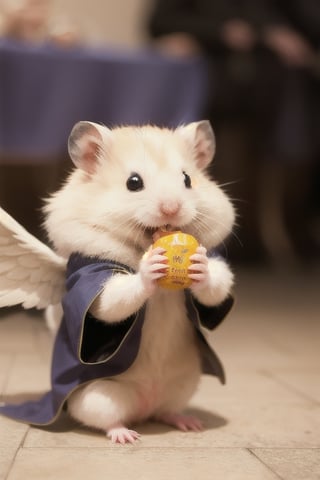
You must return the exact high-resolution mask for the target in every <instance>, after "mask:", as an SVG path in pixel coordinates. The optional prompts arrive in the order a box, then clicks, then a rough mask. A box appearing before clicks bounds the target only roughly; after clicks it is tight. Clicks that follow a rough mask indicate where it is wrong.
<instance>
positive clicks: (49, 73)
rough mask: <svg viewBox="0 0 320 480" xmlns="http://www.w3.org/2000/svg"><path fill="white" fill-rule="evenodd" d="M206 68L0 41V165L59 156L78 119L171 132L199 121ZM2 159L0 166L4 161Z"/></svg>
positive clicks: (141, 55)
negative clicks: (162, 128) (14, 159)
mask: <svg viewBox="0 0 320 480" xmlns="http://www.w3.org/2000/svg"><path fill="white" fill-rule="evenodd" d="M206 89H207V70H206V65H205V63H204V61H203V60H202V59H201V58H195V59H190V60H174V59H169V58H164V57H161V56H159V55H156V54H155V53H154V52H151V51H139V52H130V51H123V50H119V51H116V50H111V49H93V48H91V49H89V48H75V49H70V50H63V49H60V48H57V47H55V46H53V45H42V46H35V45H25V44H21V43H15V42H11V41H8V40H4V39H2V40H1V41H0V153H2V155H1V157H0V162H1V158H2V162H4V161H8V155H9V156H11V155H13V156H15V155H17V156H20V157H24V158H25V159H26V160H25V161H26V162H27V161H28V162H30V158H31V157H32V161H33V162H35V163H36V162H37V161H42V162H43V161H45V157H49V156H51V157H52V156H54V155H59V154H61V153H64V152H65V151H66V143H67V137H68V135H69V133H70V130H71V128H72V126H73V125H74V124H75V123H76V122H77V121H79V120H90V121H94V122H98V123H104V124H105V125H107V126H110V127H112V126H115V125H120V124H127V125H130V124H143V123H153V124H156V125H161V126H170V127H171V126H177V125H179V124H181V123H187V122H190V121H194V120H199V119H200V118H201V117H202V112H203V108H204V103H205V99H206ZM4 158H6V160H4Z"/></svg>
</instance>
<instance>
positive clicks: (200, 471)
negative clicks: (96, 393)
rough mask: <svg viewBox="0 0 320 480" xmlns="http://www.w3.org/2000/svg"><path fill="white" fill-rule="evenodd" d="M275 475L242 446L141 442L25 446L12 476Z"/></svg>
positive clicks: (141, 479) (182, 479) (251, 478)
mask: <svg viewBox="0 0 320 480" xmlns="http://www.w3.org/2000/svg"><path fill="white" fill-rule="evenodd" d="M26 478H28V479H29V478H30V479H31V478H32V480H44V479H46V480H57V479H59V480H68V479H70V478H77V480H88V478H115V479H117V480H127V479H128V478H130V479H131V480H150V479H151V478H152V479H154V480H160V479H161V480H194V479H195V478H201V480H212V479H214V478H217V479H219V478H221V479H222V478H223V479H226V480H228V479H230V480H231V479H232V480H257V479H259V480H276V479H278V477H277V476H276V475H274V474H273V473H272V472H271V471H270V470H269V469H268V468H267V467H266V466H265V465H263V463H261V462H260V461H259V460H258V459H257V458H256V457H255V456H254V455H252V454H250V452H248V451H246V450H242V449H214V450H213V449H210V448H171V447H170V448H143V447H142V446H141V445H140V444H138V445H135V446H126V447H122V446H118V445H116V446H114V448H113V449H112V450H110V449H109V450H105V449H104V448H100V449H87V448H82V449H79V448H78V449H77V448H73V449H68V450H64V449H60V448H55V449H50V448H43V449H42V450H41V451H40V452H39V450H38V449H27V448H26V449H23V450H22V451H20V452H19V454H18V456H17V459H16V461H15V464H14V466H13V468H12V470H11V472H10V475H9V477H8V480H25V479H26Z"/></svg>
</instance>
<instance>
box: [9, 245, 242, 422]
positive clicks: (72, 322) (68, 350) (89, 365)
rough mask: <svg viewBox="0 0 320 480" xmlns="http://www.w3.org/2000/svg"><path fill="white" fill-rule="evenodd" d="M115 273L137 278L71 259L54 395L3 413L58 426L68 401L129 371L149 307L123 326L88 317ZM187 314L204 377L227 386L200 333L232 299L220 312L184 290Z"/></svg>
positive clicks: (108, 264) (122, 268)
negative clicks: (93, 383)
mask: <svg viewBox="0 0 320 480" xmlns="http://www.w3.org/2000/svg"><path fill="white" fill-rule="evenodd" d="M116 272H123V273H128V272H130V273H134V272H133V270H132V269H130V268H129V267H128V266H126V265H122V264H120V263H117V262H113V261H108V260H101V259H98V258H96V257H95V258H93V257H83V256H81V255H79V254H73V255H71V257H70V259H69V262H68V266H67V275H66V278H67V279H66V294H65V296H64V298H63V301H62V304H63V311H64V316H63V319H62V322H61V325H60V328H59V330H58V333H57V336H56V340H55V346H54V351H53V358H52V368H51V385H52V389H51V391H50V392H48V393H47V394H45V395H44V396H43V397H42V398H41V399H40V400H38V401H32V402H25V403H23V404H19V405H12V404H8V405H3V406H1V407H0V413H1V414H3V415H7V416H9V417H12V418H15V419H17V420H21V421H24V422H27V423H31V424H34V425H48V424H51V423H53V422H54V421H55V420H56V419H57V418H58V416H59V414H60V413H61V411H62V409H63V407H64V405H65V404H66V401H67V398H68V396H70V394H71V392H72V391H73V390H74V389H76V388H77V387H78V386H79V385H81V384H84V383H86V382H90V381H92V380H95V379H98V378H108V377H112V376H114V375H119V374H120V373H122V372H124V371H126V370H127V369H128V368H129V367H130V365H132V363H133V362H134V360H135V358H136V356H137V353H138V351H139V346H140V341H141V334H142V327H143V323H144V314H145V306H143V307H142V308H141V309H140V310H139V311H138V312H137V313H135V314H134V315H132V316H131V317H129V318H127V319H124V320H123V321H122V322H116V323H112V324H109V323H106V322H102V321H99V320H97V319H96V318H94V317H93V316H92V315H91V314H90V313H89V312H88V310H89V308H90V305H91V304H92V302H93V301H94V299H95V298H96V297H97V296H98V295H99V293H100V292H101V291H102V289H103V286H104V284H105V282H106V281H107V280H108V279H109V278H110V277H111V276H112V275H113V274H114V273H116ZM185 296H186V309H187V313H188V317H189V319H190V321H191V322H192V323H193V325H194V327H195V329H196V331H197V334H198V339H199V348H200V352H201V358H202V365H203V372H204V373H209V374H212V375H215V376H217V377H218V378H219V379H220V381H221V382H222V383H224V381H225V377H224V371H223V368H222V365H221V363H220V360H219V359H218V357H217V356H216V354H215V353H214V352H213V350H212V349H211V348H210V347H209V345H208V343H207V342H206V340H205V339H204V336H203V335H202V333H201V332H200V326H201V325H202V326H205V327H206V328H208V329H213V328H215V327H216V326H217V325H218V324H219V323H220V322H221V321H222V320H223V318H224V316H225V315H226V314H227V313H228V311H229V310H230V308H231V307H232V304H233V298H232V297H231V296H230V297H228V298H227V299H226V300H225V301H224V302H223V303H222V304H221V305H219V306H218V307H206V306H204V305H201V304H200V303H199V302H197V301H196V299H194V298H192V296H191V293H190V291H189V290H185Z"/></svg>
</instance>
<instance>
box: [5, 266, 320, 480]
mask: <svg viewBox="0 0 320 480" xmlns="http://www.w3.org/2000/svg"><path fill="white" fill-rule="evenodd" d="M236 297H237V302H236V305H235V307H234V310H233V312H232V313H231V314H230V315H229V317H228V319H227V320H226V321H225V322H224V323H223V324H222V325H221V326H220V327H219V329H218V330H217V331H216V336H215V349H216V351H217V352H218V353H219V355H220V357H221V358H222V360H223V363H224V365H225V368H226V372H227V378H228V382H227V385H226V386H224V387H222V386H220V385H219V384H218V382H217V381H216V380H215V379H211V378H208V377H204V378H203V381H202V383H201V386H200V388H199V391H198V393H197V394H196V396H195V397H194V399H193V401H192V404H191V406H190V409H191V410H196V411H197V413H198V415H199V416H200V417H201V418H202V419H203V420H204V421H205V423H206V430H205V431H204V432H203V433H180V432H177V431H174V430H171V429H170V428H167V427H165V426H161V425H157V424H155V423H148V424H145V425H142V426H141V427H140V428H139V431H140V433H141V434H142V438H141V441H140V442H137V443H136V444H135V445H127V446H124V447H123V446H120V445H112V444H111V443H110V442H109V441H108V440H107V439H106V438H105V437H104V436H103V435H102V434H100V433H97V432H94V431H90V430H88V429H85V428H81V427H79V426H78V425H76V424H75V423H74V422H72V421H70V420H68V419H64V420H63V421H61V422H60V423H59V424H58V425H57V426H55V428H51V429H37V428H31V427H29V426H28V425H24V424H21V423H17V422H14V421H12V420H9V419H7V418H4V417H0V479H1V480H31V479H32V480H37V479H39V480H47V479H48V480H50V479H54V480H64V479H66V480H73V479H77V480H82V479H85V480H87V479H88V478H92V479H100V478H112V479H115V480H122V479H126V480H127V479H130V480H150V479H154V480H158V479H166V480H179V479H183V480H189V479H190V480H193V479H199V480H207V479H208V480H209V479H210V480H213V479H216V480H220V479H221V480H228V479H230V480H240V479H241V480H242V479H243V480H276V479H283V480H316V479H318V480H319V479H320V375H319V370H320V276H319V269H318V270H316V269H314V271H313V272H310V271H305V272H300V273H299V274H297V272H295V273H293V272H292V273H291V274H289V273H288V272H287V273H285V274H284V273H281V274H277V273H272V272H261V271H241V272H238V285H237V287H236ZM51 344H52V339H51V338H50V335H49V334H48V332H47V331H46V327H45V325H44V322H43V320H42V318H41V317H40V316H39V315H38V314H37V315H36V314H34V313H26V312H23V311H21V310H16V309H15V310H6V309H4V310H2V312H1V315H0V392H1V393H2V395H3V398H6V399H7V398H10V396H11V397H13V398H14V399H15V401H16V400H17V399H18V398H21V399H22V398H26V396H27V397H28V398H29V397H30V396H32V395H34V394H38V393H39V392H42V391H44V390H46V389H47V388H48V387H49V362H50V353H51Z"/></svg>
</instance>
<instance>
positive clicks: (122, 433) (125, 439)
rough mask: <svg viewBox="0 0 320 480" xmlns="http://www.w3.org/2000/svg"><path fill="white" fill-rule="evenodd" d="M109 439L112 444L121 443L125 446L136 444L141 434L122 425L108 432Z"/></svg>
mask: <svg viewBox="0 0 320 480" xmlns="http://www.w3.org/2000/svg"><path fill="white" fill-rule="evenodd" d="M107 437H108V438H110V440H111V442H112V443H121V445H125V444H126V443H134V442H135V441H136V440H138V439H139V438H140V434H139V433H138V432H135V431H134V430H129V429H128V428H126V427H124V426H122V425H118V426H116V427H112V428H110V429H109V430H108V431H107Z"/></svg>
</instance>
